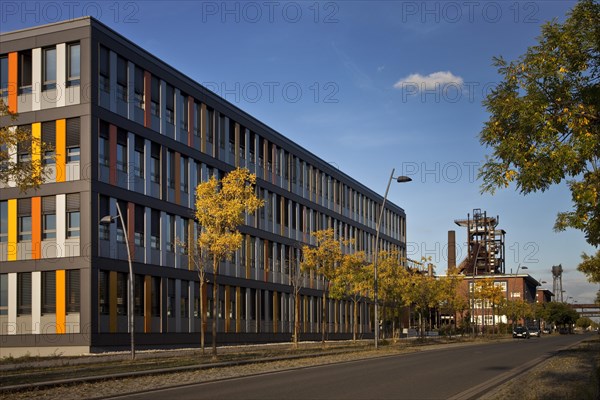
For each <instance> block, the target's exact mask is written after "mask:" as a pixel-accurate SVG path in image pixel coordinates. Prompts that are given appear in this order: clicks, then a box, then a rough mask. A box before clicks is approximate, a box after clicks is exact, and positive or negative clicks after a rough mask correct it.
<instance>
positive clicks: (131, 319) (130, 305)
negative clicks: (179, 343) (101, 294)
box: [100, 201, 135, 360]
mask: <svg viewBox="0 0 600 400" xmlns="http://www.w3.org/2000/svg"><path fill="white" fill-rule="evenodd" d="M117 213H118V215H115V216H112V215H105V216H104V217H102V219H100V224H102V225H110V224H112V223H113V222H114V221H115V220H116V219H117V218H119V220H120V221H121V226H122V227H123V234H124V236H125V247H126V248H127V261H128V263H129V291H128V295H127V297H128V299H129V301H128V302H127V314H128V315H129V332H130V335H131V359H132V360H135V337H134V334H135V322H134V315H133V290H134V289H133V266H132V264H131V250H130V249H129V237H128V235H127V228H126V227H125V221H124V220H123V214H122V213H121V207H119V202H118V201H117Z"/></svg>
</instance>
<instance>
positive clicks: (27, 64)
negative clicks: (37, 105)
mask: <svg viewBox="0 0 600 400" xmlns="http://www.w3.org/2000/svg"><path fill="white" fill-rule="evenodd" d="M32 65H33V64H32V63H31V50H25V51H21V52H19V94H25V93H31V76H32V71H33V66H32Z"/></svg>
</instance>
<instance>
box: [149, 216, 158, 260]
mask: <svg viewBox="0 0 600 400" xmlns="http://www.w3.org/2000/svg"><path fill="white" fill-rule="evenodd" d="M151 215H152V218H151V219H150V248H151V249H154V250H160V211H158V210H152V212H151Z"/></svg>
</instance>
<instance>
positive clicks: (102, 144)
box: [98, 121, 110, 167]
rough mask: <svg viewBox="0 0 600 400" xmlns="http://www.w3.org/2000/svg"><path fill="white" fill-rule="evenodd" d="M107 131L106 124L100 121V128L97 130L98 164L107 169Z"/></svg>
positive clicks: (108, 162)
mask: <svg viewBox="0 0 600 400" xmlns="http://www.w3.org/2000/svg"><path fill="white" fill-rule="evenodd" d="M108 130H109V126H108V123H106V122H104V121H100V128H99V130H98V164H100V165H101V166H104V167H108V166H109V165H110V161H109V154H110V151H109V147H108V146H109V144H108Z"/></svg>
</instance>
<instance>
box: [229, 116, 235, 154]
mask: <svg viewBox="0 0 600 400" xmlns="http://www.w3.org/2000/svg"><path fill="white" fill-rule="evenodd" d="M228 136H229V146H228V147H229V152H230V153H231V154H233V153H234V152H235V121H233V120H232V119H230V120H229V135H228Z"/></svg>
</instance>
